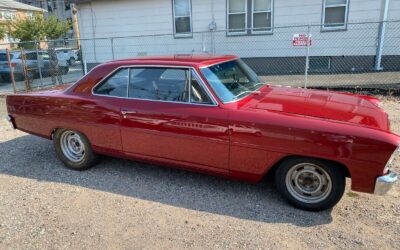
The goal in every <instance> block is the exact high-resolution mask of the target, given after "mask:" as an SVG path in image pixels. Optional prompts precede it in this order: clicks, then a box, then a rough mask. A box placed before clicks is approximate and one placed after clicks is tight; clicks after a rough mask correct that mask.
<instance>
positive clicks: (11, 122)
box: [6, 115, 16, 129]
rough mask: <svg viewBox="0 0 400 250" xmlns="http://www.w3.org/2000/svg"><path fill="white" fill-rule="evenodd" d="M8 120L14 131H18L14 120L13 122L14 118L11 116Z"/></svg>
mask: <svg viewBox="0 0 400 250" xmlns="http://www.w3.org/2000/svg"><path fill="white" fill-rule="evenodd" d="M6 120H7V121H8V123H10V126H11V127H12V128H13V129H16V127H15V124H14V120H13V118H12V116H11V115H7V116H6Z"/></svg>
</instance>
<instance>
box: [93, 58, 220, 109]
mask: <svg viewBox="0 0 400 250" xmlns="http://www.w3.org/2000/svg"><path fill="white" fill-rule="evenodd" d="M124 68H128V73H129V76H128V81H129V79H130V69H132V68H172V69H186V70H188V72H193V73H194V75H195V77H196V79H197V80H198V81H199V83H200V85H201V86H202V88H203V89H204V90H205V92H206V94H207V95H208V97H209V98H210V100H211V101H212V104H206V103H191V102H176V101H165V100H152V99H143V98H134V97H129V95H128V94H129V93H128V91H127V93H126V95H127V96H126V97H119V96H111V95H101V94H96V93H94V89H95V88H96V87H97V86H98V85H100V84H102V83H103V82H105V81H107V80H108V79H109V78H110V77H111V76H112V75H113V74H114V73H116V72H117V71H119V70H121V69H124ZM127 88H128V89H129V82H128V87H127ZM91 94H92V96H105V97H111V98H120V99H130V100H141V101H152V102H164V103H179V104H186V105H199V106H212V107H216V106H218V101H217V100H216V99H215V97H214V95H212V94H211V92H210V90H209V88H208V86H207V85H206V84H205V83H204V81H203V80H202V78H201V77H200V76H199V74H198V73H197V71H196V69H195V68H194V67H192V66H178V65H162V64H161V65H159V64H154V65H151V64H143V65H142V64H136V65H122V66H119V67H117V68H115V69H114V70H113V71H111V72H110V73H109V74H107V75H106V76H105V77H104V78H103V79H101V80H100V81H99V82H98V83H96V84H95V85H94V86H93V87H92V89H91Z"/></svg>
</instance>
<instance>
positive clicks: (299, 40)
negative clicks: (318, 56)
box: [292, 33, 312, 46]
mask: <svg viewBox="0 0 400 250" xmlns="http://www.w3.org/2000/svg"><path fill="white" fill-rule="evenodd" d="M307 40H308V42H309V46H311V44H312V39H311V34H310V35H309V36H308V35H307V34H306V33H300V34H294V35H293V40H292V44H293V46H307Z"/></svg>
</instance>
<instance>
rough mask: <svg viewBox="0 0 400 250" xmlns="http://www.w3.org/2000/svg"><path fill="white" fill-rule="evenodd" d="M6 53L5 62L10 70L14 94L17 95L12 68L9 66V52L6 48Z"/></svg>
mask: <svg viewBox="0 0 400 250" xmlns="http://www.w3.org/2000/svg"><path fill="white" fill-rule="evenodd" d="M6 53H7V62H8V67H9V68H10V78H11V82H12V85H13V89H14V93H17V86H16V84H15V78H14V68H13V67H12V65H11V58H10V50H9V49H8V48H7V49H6Z"/></svg>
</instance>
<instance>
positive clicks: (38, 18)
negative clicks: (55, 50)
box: [9, 15, 71, 42]
mask: <svg viewBox="0 0 400 250" xmlns="http://www.w3.org/2000/svg"><path fill="white" fill-rule="evenodd" d="M70 27H71V25H70V24H69V23H68V22H67V21H60V20H58V19H57V17H55V16H50V17H48V18H47V19H46V18H44V17H43V15H35V16H34V17H32V18H25V19H17V20H15V21H13V22H11V23H10V25H9V32H10V34H11V36H12V37H13V38H16V39H19V40H20V41H21V42H26V41H39V40H45V39H57V38H60V37H61V36H62V35H64V34H65V33H67V31H68V30H69V29H70Z"/></svg>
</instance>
